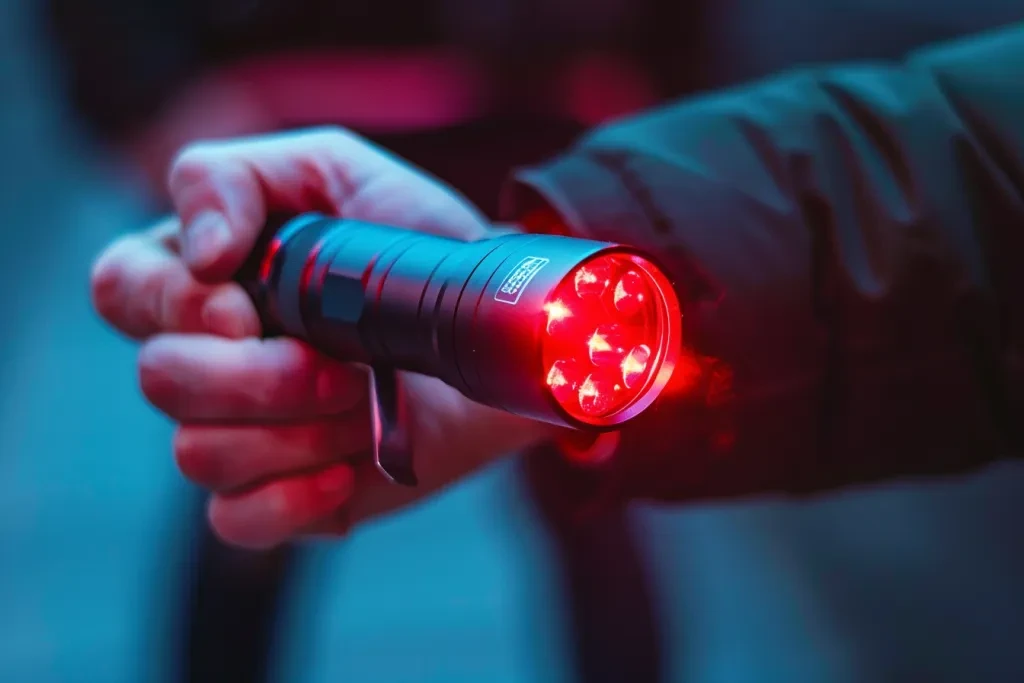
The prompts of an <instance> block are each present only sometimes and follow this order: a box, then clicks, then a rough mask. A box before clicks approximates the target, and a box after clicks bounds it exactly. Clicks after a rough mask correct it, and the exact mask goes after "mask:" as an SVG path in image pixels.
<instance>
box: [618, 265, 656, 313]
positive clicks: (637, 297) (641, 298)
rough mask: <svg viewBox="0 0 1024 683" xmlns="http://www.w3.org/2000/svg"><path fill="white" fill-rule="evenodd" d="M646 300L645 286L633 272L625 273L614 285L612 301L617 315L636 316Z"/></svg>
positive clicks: (640, 278)
mask: <svg viewBox="0 0 1024 683" xmlns="http://www.w3.org/2000/svg"><path fill="white" fill-rule="evenodd" d="M647 298H648V296H647V285H646V284H645V283H644V280H643V277H641V275H640V273H638V272H636V271H635V270H628V271H626V272H625V273H624V274H623V275H622V277H621V278H619V281H618V282H617V283H615V292H614V294H613V301H614V302H615V310H617V311H618V312H619V313H623V314H625V315H636V314H637V313H639V312H640V309H642V308H643V307H644V303H645V302H646V300H647Z"/></svg>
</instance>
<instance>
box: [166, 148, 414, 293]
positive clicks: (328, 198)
mask: <svg viewBox="0 0 1024 683" xmlns="http://www.w3.org/2000/svg"><path fill="white" fill-rule="evenodd" d="M389 163H394V162H393V161H391V160H390V158H388V157H387V156H386V155H384V154H383V153H382V152H381V151H380V150H377V149H376V148H374V147H372V146H371V145H370V144H369V143H368V142H365V141H363V140H361V139H360V138H358V137H356V136H355V135H352V134H350V133H347V132H345V131H343V130H341V129H316V130H310V131H302V132H298V133H283V134H274V135H266V136H260V137H254V138H241V139H235V140H228V141H209V142H198V143H194V144H192V145H190V146H188V147H186V148H185V149H184V150H183V151H182V152H181V153H180V154H179V155H178V156H177V158H176V159H175V161H174V163H173V164H172V166H171V171H170V177H169V179H168V185H169V189H170V194H171V199H172V201H173V203H174V208H175V210H176V212H177V213H178V216H179V217H180V219H181V224H182V235H181V251H182V258H183V259H184V261H185V263H186V264H187V265H188V267H189V269H190V270H191V271H192V273H193V274H194V275H195V276H196V277H197V278H198V279H200V280H204V281H206V282H217V281H224V280H227V279H230V278H231V277H232V276H233V275H234V274H235V272H236V271H237V270H238V268H239V267H240V266H241V265H242V263H243V262H244V261H245V259H246V257H247V256H248V255H249V252H250V251H251V250H252V249H253V246H254V245H255V244H256V240H257V238H258V237H259V235H260V233H261V232H262V230H263V228H264V223H265V221H266V219H267V214H268V213H269V212H272V211H285V212H289V211H294V212H296V213H299V212H303V211H320V212H323V213H327V214H332V215H338V214H341V213H342V211H343V209H344V206H345V204H346V202H348V201H350V200H351V199H352V197H353V196H355V194H356V193H357V192H358V190H359V188H360V187H362V186H363V185H365V183H366V182H367V180H368V179H369V178H372V177H375V176H378V175H379V174H381V173H384V172H387V170H388V168H387V166H388V164H389Z"/></svg>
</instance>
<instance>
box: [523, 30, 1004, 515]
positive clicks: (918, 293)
mask: <svg viewBox="0 0 1024 683" xmlns="http://www.w3.org/2000/svg"><path fill="white" fill-rule="evenodd" d="M1022 74H1024V27H1017V28H1012V29H1008V30H1004V31H1002V32H997V33H993V34H990V35H986V36H981V37H977V38H975V39H972V40H968V41H964V42H960V43H954V44H950V45H946V46H941V47H939V48H935V49H932V50H929V51H925V52H921V53H918V54H915V55H913V56H911V57H910V58H909V59H907V60H906V61H905V62H903V63H901V64H894V65H882V64H874V65H866V66H859V67H857V66H851V67H842V68H825V69H814V70H804V71H800V72H795V73H791V74H788V75H785V76H782V77H780V78H776V79H773V80H769V81H766V82H762V83H759V84H756V85H754V86H751V87H747V88H743V89H738V90H733V91H728V92H725V93H722V94H717V95H714V96H710V97H706V98H702V99H696V100H692V101H688V102H684V103H682V104H679V105H676V106H671V107H667V108H664V109H661V110H658V111H654V112H652V113H650V114H647V115H644V116H641V117H639V118H636V119H633V120H628V121H626V122H623V123H619V124H616V125H612V126H610V127H607V128H604V129H600V130H598V131H596V132H595V133H593V134H592V135H590V136H589V137H587V138H586V139H584V140H583V141H581V142H580V143H579V144H578V145H577V146H576V147H575V149H573V150H571V151H570V152H569V153H567V154H566V155H564V156H562V157H561V158H558V159H556V160H554V161H553V162H552V163H551V164H549V165H548V166H546V167H543V168H539V169H533V170H527V171H524V172H522V173H521V174H520V175H519V176H518V178H517V179H516V182H515V183H513V185H512V187H511V188H510V193H509V197H508V199H509V215H508V217H509V218H514V219H520V220H529V219H528V218H526V217H527V216H537V215H543V214H544V213H546V212H551V213H553V214H555V215H557V217H558V220H559V222H561V223H562V224H564V225H565V226H567V228H568V229H569V231H570V232H573V233H575V234H578V235H580V236H586V237H592V238H597V239H607V240H611V241H620V242H628V243H632V244H634V245H636V246H639V247H643V248H645V249H648V250H650V251H651V252H653V253H655V254H660V255H661V257H662V260H663V262H664V265H666V266H667V268H668V269H669V271H670V272H671V273H672V274H673V276H674V278H675V280H676V282H677V285H678V289H679V294H680V296H681V298H682V299H683V300H684V302H685V310H684V320H683V322H684V334H685V336H686V342H687V344H688V345H689V350H690V352H691V359H690V363H688V364H684V365H683V366H682V367H681V369H680V371H679V372H677V373H676V377H675V380H674V382H675V384H676V386H675V387H674V389H675V391H673V392H671V393H670V394H668V395H667V396H666V397H665V398H664V400H662V401H661V405H660V406H658V407H657V409H656V410H651V411H650V412H649V413H648V414H647V415H646V416H644V417H643V418H641V419H640V421H639V422H637V423H635V424H634V425H633V426H631V427H629V428H628V429H627V430H626V431H625V432H624V433H623V434H622V435H621V443H620V444H619V446H618V451H617V454H616V456H615V457H614V458H612V459H611V461H610V462H609V463H608V464H607V465H606V466H605V468H604V469H603V470H598V471H596V472H594V473H592V474H591V475H590V476H587V477H581V476H580V474H579V472H572V473H571V474H570V475H569V476H567V479H571V481H572V482H573V485H574V486H576V487H578V489H579V490H580V491H581V492H585V493H586V494H587V496H589V497H590V498H592V499H597V500H611V499H618V500H621V499H628V498H636V497H642V498H654V499H670V500H678V499H683V498H687V499H689V498H694V497H702V496H721V495H736V494H742V493H751V492H764V491H788V492H810V491H817V490H822V489H826V488H830V487H835V486H840V485H847V484H851V483H856V482H865V481H871V480H877V479H881V478H890V477H896V476H900V475H920V474H929V473H950V472H959V471H963V470H965V469H970V468H973V467H976V466H978V465H981V464H983V463H985V462H988V461H991V460H994V459H997V458H1001V457H1007V456H1013V455H1019V454H1020V450H1021V429H1020V427H1019V423H1020V422H1021V419H1022V417H1024V397H1022V395H1024V363H1022V349H1021V346H1022V343H1024V342H1022V334H1024V333H1022V329H1024V272H1022V268H1021V267H1020V262H1021V259H1022V257H1024V77H1022ZM538 212H539V213H538Z"/></svg>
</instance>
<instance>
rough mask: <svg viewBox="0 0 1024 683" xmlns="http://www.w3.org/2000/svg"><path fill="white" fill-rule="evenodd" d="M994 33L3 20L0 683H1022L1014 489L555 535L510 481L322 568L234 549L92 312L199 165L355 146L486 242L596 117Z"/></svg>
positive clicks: (487, 6) (512, 7) (677, 517)
mask: <svg viewBox="0 0 1024 683" xmlns="http://www.w3.org/2000/svg"><path fill="white" fill-rule="evenodd" d="M1020 19H1024V6H1022V4H1021V2H1020V0H972V1H971V2H966V1H964V0H960V1H953V0H932V1H931V2H926V1H925V0H818V1H817V2H807V0H434V1H428V0H422V1H420V2H414V1H412V0H372V1H371V0H178V1H175V0H5V1H4V2H2V3H0V150H2V151H3V154H2V155H0V230H2V231H3V238H4V239H3V242H2V245H3V246H2V248H0V273H2V277H3V281H4V286H3V287H2V288H0V305H2V310H3V311H4V315H3V318H2V321H0V682H3V683H22V682H25V683H36V682H37V683H50V682H54V683H56V682H59V681H60V682H63V681H69V682H79V681H81V682H94V681H95V682H97V683H120V682H139V681H167V682H171V681H196V682H206V681H220V682H232V681H239V682H249V681H252V682H256V681H288V682H294V683H307V682H308V683H313V682H317V683H319V682H321V681H323V682H326V681H362V682H380V683H403V682H406V681H410V682H411V681H430V682H433V681H444V682H446V683H460V682H463V681H465V682H470V681H472V682H474V683H483V682H488V683H504V682H508V683H512V682H520V681H538V682H551V683H556V682H557V683H562V682H570V681H628V682H631V683H644V682H646V681H652V682H653V681H680V682H690V681H694V682H699V683H712V682H714V683H744V682H747V681H749V682H751V683H762V682H770V683H775V682H777V683H802V682H804V681H807V682H815V683H818V682H832V681H836V682H839V681H842V682H846V681H851V682H854V681H857V682H860V681H924V682H928V683H933V682H944V681H950V682H954V681H955V682H975V681H1000V682H1002V681H1006V682H1013V681H1024V647H1022V645H1024V535H1022V533H1021V529H1022V523H1024V522H1022V520H1024V466H1021V465H1013V464H1006V465H1001V466H997V467H993V468H990V469H988V470H986V471H984V472H979V473H977V474H976V475H973V476H970V477H965V478H963V479H958V480H946V481H928V482H919V483H913V482H911V483H901V484H899V485H892V486H888V487H883V488H876V489H872V490H859V491H850V492H846V493H842V494H836V495H832V496H828V497H825V498H821V499H819V500H816V501H803V502H795V501H786V500H782V499H761V500H747V501H741V502H734V503H728V504H719V505H700V506H691V507H679V508H672V509H665V508H663V509H650V508H644V507H641V506H638V507H636V508H634V509H632V510H630V511H628V512H624V513H621V514H614V515H609V516H608V517H606V518H603V519H595V520H591V521H589V522H587V523H586V524H580V523H578V522H576V521H573V519H572V518H571V516H570V515H569V514H568V512H567V511H566V510H564V509H563V508H562V507H561V506H560V505H559V498H558V495H557V491H556V490H553V489H552V487H551V486H550V485H549V484H550V480H551V477H550V473H549V472H548V471H547V468H549V467H550V466H551V465H550V463H545V462H529V461H526V460H523V459H510V460H508V461H506V462H503V463H501V464H499V465H497V466H495V467H493V468H491V469H489V470H488V471H485V472H483V473H482V474H480V475H479V476H477V477H475V478H474V479H472V480H470V481H469V482H467V483H465V484H464V485H461V486H459V487H457V488H456V489H454V490H453V491H452V492H451V493H449V494H446V495H444V496H443V497H441V498H438V499H436V500H433V501H431V502H429V503H428V504H426V505H423V506H421V507H419V508H416V509H414V510H412V511H410V512H408V513H405V514H402V515H400V516H396V517H394V518H391V519H388V520H386V521H384V522H381V523H378V524H375V525H373V526H371V527H367V528H366V529H363V530H361V531H359V532H358V533H356V534H355V535H354V536H353V537H352V538H351V539H348V540H345V541H344V542H339V543H336V544H331V545H321V546H300V547H295V548H287V549H282V550H278V551H275V552H271V553H244V552H239V551H233V550H229V549H227V548H225V547H223V546H221V545H219V544H218V543H217V542H215V541H214V540H213V539H212V538H211V537H210V535H209V533H208V531H207V530H206V528H205V525H204V521H203V500H202V497H201V496H200V494H199V492H198V491H196V490H194V489H192V488H191V487H190V486H188V485H186V484H185V483H184V482H183V481H182V480H181V479H180V478H179V477H178V476H177V475H176V472H175V470H174V467H173V462H172V458H171V454H170V445H169V444H170V441H169V439H170V434H171V428H170V425H169V424H167V423H166V422H165V421H163V420H162V419H161V418H160V417H158V416H157V415H156V414H155V413H154V412H152V411H151V410H150V409H148V408H147V406H146V405H145V404H144V402H143V400H142V398H141V396H140V394H139V392H138V391H137V388H136V380H135V375H134V367H133V362H134V358H133V348H132V346H131V345H130V344H129V343H127V342H125V341H123V340H121V339H119V338H118V337H116V336H115V335H114V334H113V333H111V332H110V331H108V330H107V329H105V328H104V327H103V326H102V325H101V323H100V322H99V321H98V320H97V319H96V318H95V317H94V315H93V314H92V313H91V311H90V309H89V304H88V293H87V278H88V270H89V265H90V261H91V259H92V258H93V257H94V256H95V255H96V254H97V253H98V251H99V250H100V249H101V248H102V247H103V246H104V244H105V243H107V242H108V241H110V240H111V239H113V238H114V237H116V236H117V235H119V234H122V233H123V232H125V231H128V230H133V229H137V228H139V227H141V226H143V225H145V224H146V223H147V222H148V221H150V220H152V219H153V218H154V217H155V216H158V215H160V214H161V213H162V212H163V211H165V210H166V197H165V196H164V191H163V175H164V172H165V170H166V166H167V163H168V161H169V159H170V157H171V156H172V155H173V154H174V152H175V150H176V149H177V148H178V147H180V146H181V145H183V144H185V143H186V142H188V141H190V140H193V139H196V138H201V137H211V136H230V135H242V134H250V133H257V132H263V131H270V130H279V129H285V128H292V127H298V126H307V125H314V124H323V123H333V124H341V125H346V126H350V127H352V128H354V129H356V130H358V131H360V132H362V133H364V134H366V135H368V136H370V137H372V138H374V139H375V140H378V141H379V142H381V143H382V144H384V145H386V146H388V147H390V148H392V149H394V150H395V151H397V152H398V153H399V154H402V155H405V156H407V157H409V158H410V159H412V160H413V161H414V162H416V163H417V164H419V165H421V166H423V167H425V168H426V169H428V170H430V171H431V172H433V173H435V174H436V175H439V176H440V177H442V178H444V179H445V180H448V181H450V182H451V183H453V184H454V185H455V186H457V187H458V188H459V189H461V190H463V191H464V192H465V193H466V194H467V195H469V197H470V198H471V199H473V200H474V201H475V202H477V203H478V204H479V205H480V206H481V207H482V208H483V209H484V210H486V211H488V212H490V213H493V212H494V211H495V210H496V199H497V195H498V188H499V186H500V184H501V181H502V179H503V178H504V177H505V175H506V174H507V173H508V171H509V169H511V168H513V167H516V166H519V165H523V164H529V163H535V162H538V161H541V160H543V159H544V158H545V157H547V156H549V155H551V154H553V153H555V152H557V151H558V150H559V149H561V148H563V147H564V146H566V145H567V144H569V143H570V141H571V140H572V139H573V138H574V137H575V136H576V135H578V134H579V133H580V131H582V130H585V129H586V128H588V127H591V126H593V125H596V124H598V123H600V122H602V121H606V120H609V119H613V118H615V117H618V116H622V115H624V114H627V113H629V112H631V111H635V110H638V109H642V108H645V107H649V106H653V105H655V104H657V103H658V102H662V101H665V100H668V99H671V98H677V97H684V96H686V95H688V94H691V93H695V92H699V91H702V90H706V89H710V88H716V87H722V86H726V85H730V84H735V83H738V82H742V81H745V80H748V79H752V78H756V77H759V76H762V75H767V74H770V73H773V72H776V71H778V70H781V69H785V68H787V67H791V66H796V65H799V64H806V63H810V62H831V61H839V60H847V59H875V58H897V57H899V56H900V55H902V54H903V53H905V52H906V51H907V50H909V49H911V48H913V47H915V46H917V45H920V44H923V43H926V42H930V41H937V40H941V39H945V38H949V37H952V36H956V35H960V34H963V33H969V32H973V31H977V30H980V29H984V28H988V27H992V26H996V25H999V24H1003V23H1008V22H1011V21H1015V20H1020ZM1022 78H1024V67H1022Z"/></svg>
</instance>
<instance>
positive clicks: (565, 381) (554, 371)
mask: <svg viewBox="0 0 1024 683" xmlns="http://www.w3.org/2000/svg"><path fill="white" fill-rule="evenodd" d="M582 374H583V373H582V372H581V371H580V368H579V366H578V365H577V364H576V363H575V362H574V361H571V360H558V361H555V362H554V363H552V365H551V369H550V370H548V376H547V385H548V386H549V387H550V388H551V393H552V394H553V395H554V397H555V399H556V400H557V401H558V402H559V403H563V404H564V403H569V402H572V401H575V400H576V393H577V390H578V389H579V386H580V379H581V376H582Z"/></svg>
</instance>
